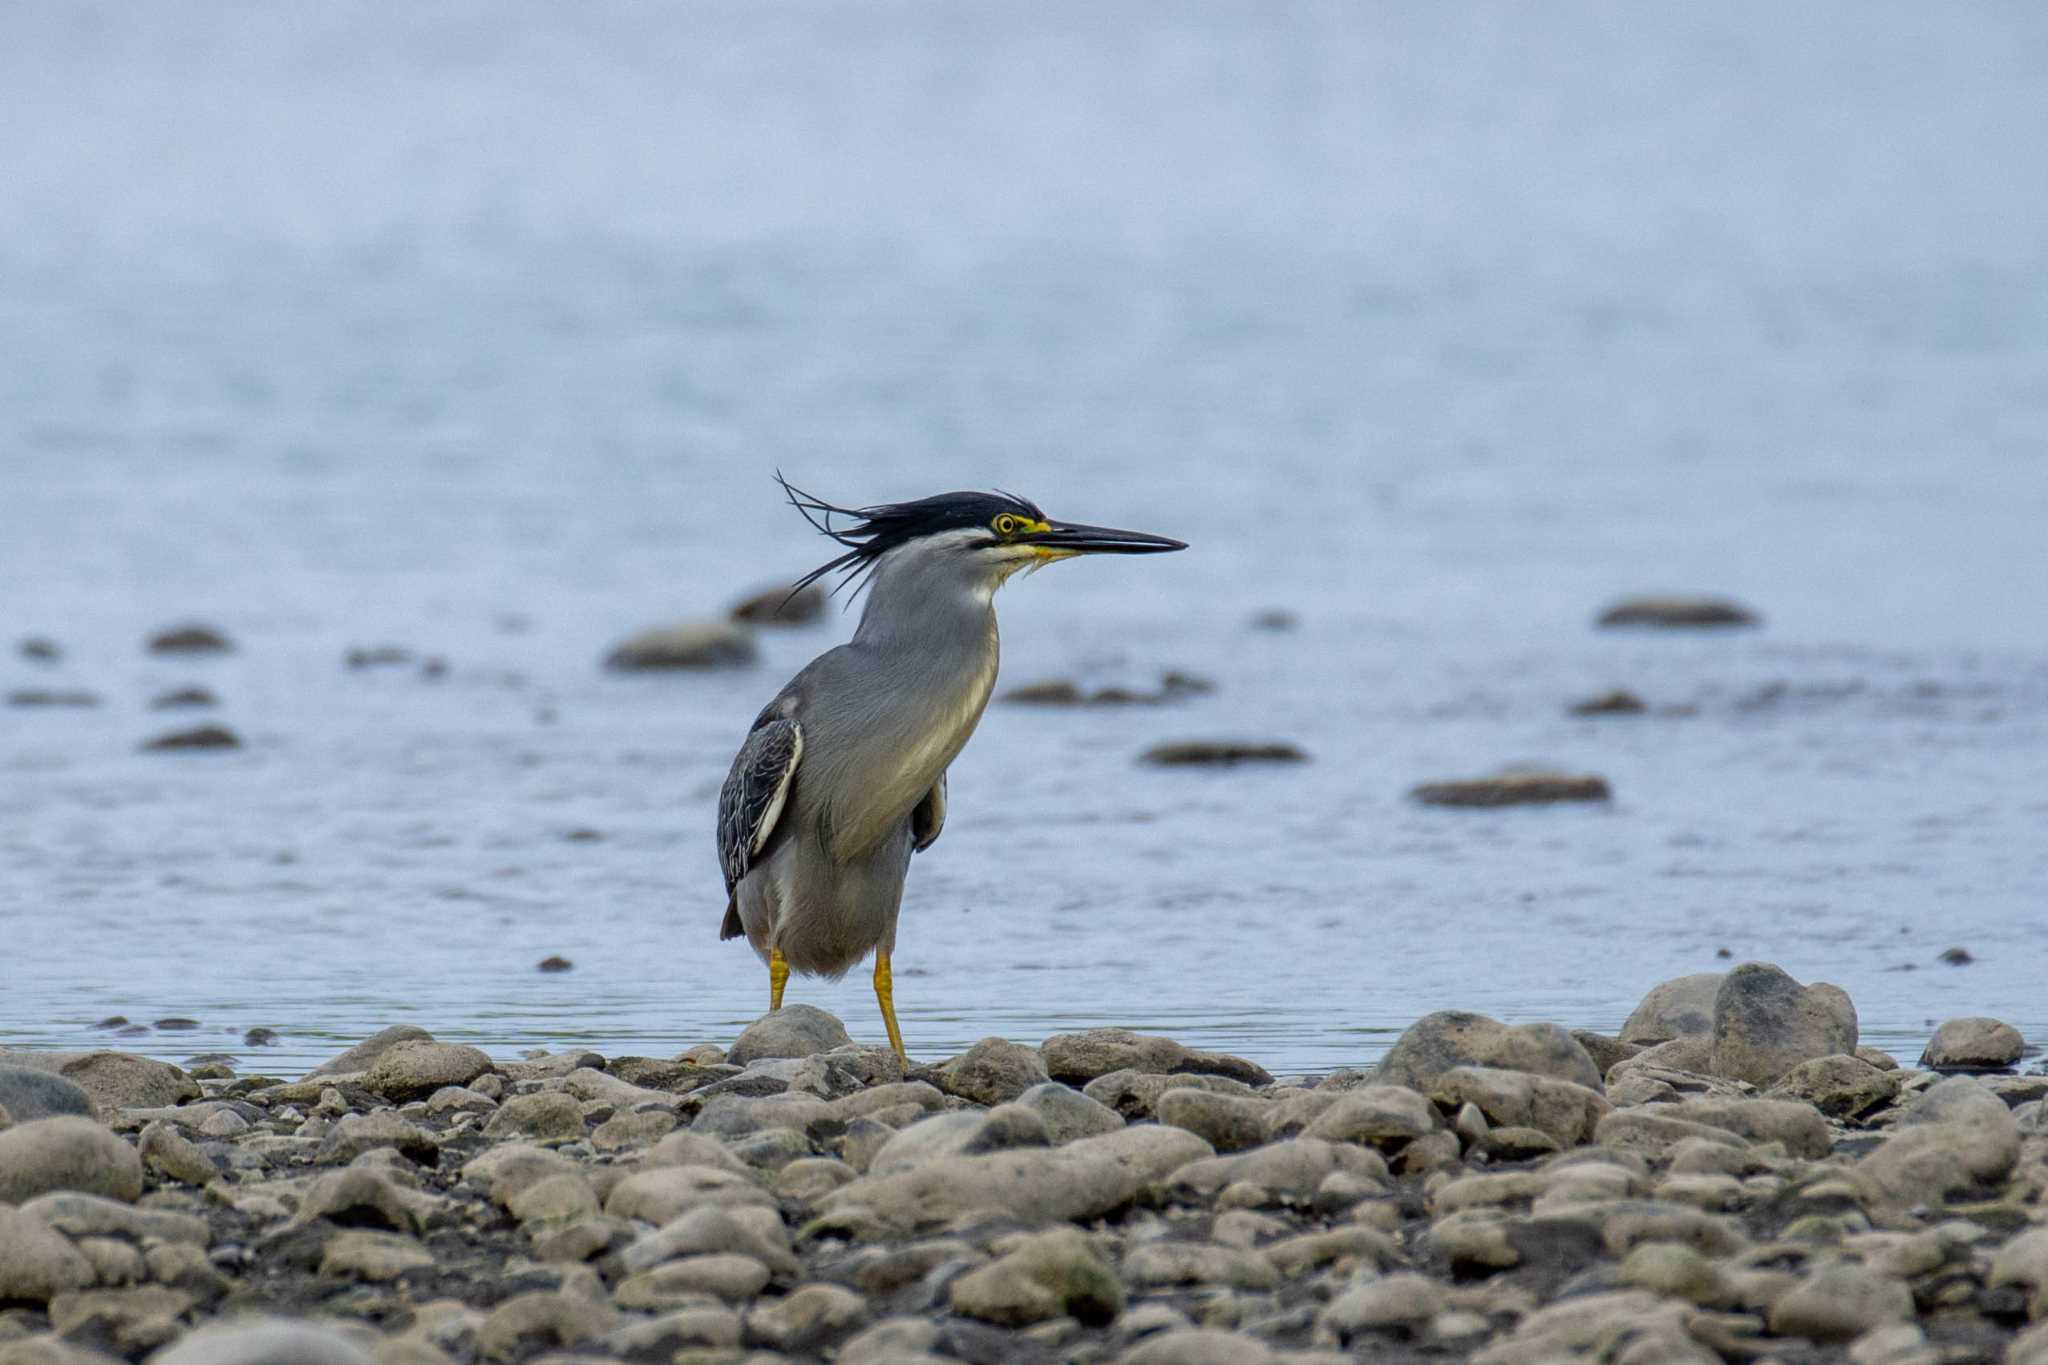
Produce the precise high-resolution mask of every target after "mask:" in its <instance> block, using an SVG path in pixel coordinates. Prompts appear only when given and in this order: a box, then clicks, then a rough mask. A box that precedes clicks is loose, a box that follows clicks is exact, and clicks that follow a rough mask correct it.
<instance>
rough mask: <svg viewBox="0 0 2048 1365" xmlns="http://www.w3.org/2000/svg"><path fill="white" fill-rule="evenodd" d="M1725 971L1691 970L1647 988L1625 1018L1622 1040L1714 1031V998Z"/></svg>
mask: <svg viewBox="0 0 2048 1365" xmlns="http://www.w3.org/2000/svg"><path fill="white" fill-rule="evenodd" d="M1726 976H1727V973H1726V972H1694V973H1693V974H1692V975H1691V976H1680V977H1674V978H1672V979H1671V980H1669V981H1662V982H1659V983H1658V984H1657V985H1655V986H1652V987H1651V988H1650V993H1649V994H1648V995H1646V996H1644V997H1643V1000H1642V1003H1641V1004H1639V1005H1637V1006H1636V1008H1635V1012H1634V1013H1633V1014H1631V1015H1629V1017H1628V1022H1627V1023H1624V1024H1623V1025H1622V1026H1621V1041H1623V1042H1624V1043H1662V1042H1666V1041H1668V1040H1670V1039H1672V1038H1707V1037H1712V1036H1713V1032H1714V1000H1715V998H1716V997H1717V996H1719V995H1720V993H1721V981H1722V979H1723V978H1724V977H1726Z"/></svg>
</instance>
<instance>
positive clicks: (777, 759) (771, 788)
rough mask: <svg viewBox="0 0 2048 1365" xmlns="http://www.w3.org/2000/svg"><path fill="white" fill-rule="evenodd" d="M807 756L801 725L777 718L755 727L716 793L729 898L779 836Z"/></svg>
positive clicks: (721, 855) (720, 852) (722, 855)
mask: <svg viewBox="0 0 2048 1365" xmlns="http://www.w3.org/2000/svg"><path fill="white" fill-rule="evenodd" d="M803 756H804V732H803V727H802V726H800V725H798V724H797V723H796V722H795V721H793V720H789V719H786V718H783V717H779V716H778V717H774V718H772V719H769V720H767V721H764V722H763V723H761V724H759V725H757V726H755V727H754V729H753V730H752V731H751V732H749V734H748V735H747V742H746V743H745V744H742V745H741V746H740V751H739V753H738V755H737V756H735V757H734V759H733V761H732V771H731V772H729V773H727V774H726V775H725V785H724V786H723V787H722V788H720V789H719V793H718V860H719V862H720V863H721V864H723V866H724V868H725V889H726V892H727V894H728V895H729V894H731V892H732V889H733V887H734V886H736V885H738V884H739V880H740V878H742V877H744V876H746V875H747V872H748V870H749V869H750V868H752V867H753V865H754V860H755V859H757V858H758V857H760V855H761V852H762V850H763V849H765V848H767V847H768V840H769V839H770V838H771V837H772V836H773V835H774V833H775V826H776V822H777V821H778V820H779V819H781V818H782V808H783V806H784V805H786V804H787V803H788V801H789V789H790V784H791V783H793V782H794V781H795V780H796V765H797V763H798V762H799V761H800V760H801V759H802V758H803Z"/></svg>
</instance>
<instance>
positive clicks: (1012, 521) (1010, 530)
mask: <svg viewBox="0 0 2048 1365" xmlns="http://www.w3.org/2000/svg"><path fill="white" fill-rule="evenodd" d="M992 524H993V525H994V526H995V528H996V534H997V535H999V536H1014V535H1016V534H1017V519H1016V518H1015V517H1013V516H1011V515H1010V514H1009V513H1008V512H1005V513H1003V514H1002V515H1001V516H999V517H997V518H996V519H995V521H994V522H993V523H992Z"/></svg>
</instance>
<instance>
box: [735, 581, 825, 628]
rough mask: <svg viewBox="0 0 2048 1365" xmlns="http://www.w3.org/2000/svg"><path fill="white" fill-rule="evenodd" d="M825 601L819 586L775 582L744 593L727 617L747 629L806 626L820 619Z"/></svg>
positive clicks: (822, 616) (822, 587)
mask: <svg viewBox="0 0 2048 1365" xmlns="http://www.w3.org/2000/svg"><path fill="white" fill-rule="evenodd" d="M827 600H828V599H827V596H826V592H825V589H824V586H823V585H822V584H818V583H806V584H805V585H804V586H803V587H801V588H794V587H791V586H790V585H789V584H787V583H777V584H774V585H772V586H770V587H766V588H761V589H758V590H756V591H754V592H751V593H749V594H747V595H746V596H745V597H743V598H741V599H740V600H739V601H737V602H735V603H733V606H732V610H731V611H730V612H728V613H727V615H729V616H731V617H732V619H733V620H735V621H744V622H746V623H747V624H748V625H750V626H808V625H812V624H814V623H816V622H818V621H821V620H823V619H824V617H825V604H826V602H827Z"/></svg>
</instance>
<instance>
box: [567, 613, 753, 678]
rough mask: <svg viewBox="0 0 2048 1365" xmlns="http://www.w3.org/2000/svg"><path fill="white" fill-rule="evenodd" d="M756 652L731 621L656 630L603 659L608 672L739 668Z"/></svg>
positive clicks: (746, 633) (621, 645)
mask: <svg viewBox="0 0 2048 1365" xmlns="http://www.w3.org/2000/svg"><path fill="white" fill-rule="evenodd" d="M757 653H758V651H757V650H756V648H755V645H754V637H753V634H752V632H750V631H749V630H748V629H747V628H746V627H745V626H743V625H738V624H736V623H734V622H731V621H697V622H688V623H685V624H682V625H674V626H660V627H657V628H655V629H653V630H646V631H642V632H641V633H640V634H638V635H635V636H632V637H631V638H629V639H626V640H623V641H621V642H620V643H619V644H617V645H615V646H613V648H612V651H611V653H609V654H607V655H606V656H605V660H604V666H605V667H606V668H609V669H613V670H617V671H623V672H636V671H648V670H658V669H703V668H743V667H746V666H747V665H749V664H751V663H753V662H754V659H755V657H756V655H757Z"/></svg>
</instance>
